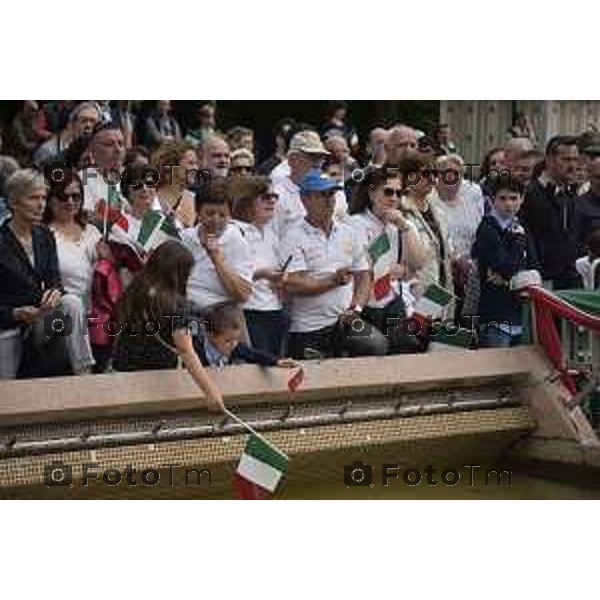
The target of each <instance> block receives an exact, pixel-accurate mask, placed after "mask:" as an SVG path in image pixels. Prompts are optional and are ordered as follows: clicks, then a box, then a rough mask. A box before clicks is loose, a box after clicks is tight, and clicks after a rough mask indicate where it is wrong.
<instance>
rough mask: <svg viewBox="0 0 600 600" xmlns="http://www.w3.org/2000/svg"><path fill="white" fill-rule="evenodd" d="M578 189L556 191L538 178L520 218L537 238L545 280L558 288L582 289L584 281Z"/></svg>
mask: <svg viewBox="0 0 600 600" xmlns="http://www.w3.org/2000/svg"><path fill="white" fill-rule="evenodd" d="M576 201H577V197H576V196H575V194H574V190H570V191H569V192H563V191H558V192H557V191H556V189H555V186H553V185H551V184H550V185H547V186H544V185H542V183H541V182H540V181H539V179H536V180H534V181H532V182H531V183H530V184H529V186H528V187H527V191H526V192H525V201H524V202H523V206H522V207H521V213H520V215H519V218H520V219H521V221H522V223H523V225H525V227H526V228H527V229H528V230H529V232H530V233H531V235H532V236H533V240H534V243H535V247H536V251H537V256H538V257H539V260H540V263H541V266H542V278H543V279H550V280H552V281H553V282H554V285H555V287H561V288H564V287H578V286H579V285H580V283H579V282H580V279H579V276H578V274H577V271H576V269H575V261H576V260H577V258H579V256H582V247H581V244H580V242H579V240H578V239H577V228H576V226H575V224H576V217H575V204H576Z"/></svg>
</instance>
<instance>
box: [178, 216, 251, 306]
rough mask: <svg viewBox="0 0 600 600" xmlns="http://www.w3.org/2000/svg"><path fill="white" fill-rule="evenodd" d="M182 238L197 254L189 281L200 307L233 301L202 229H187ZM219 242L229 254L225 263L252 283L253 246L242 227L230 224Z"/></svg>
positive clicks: (191, 294) (189, 289) (189, 293)
mask: <svg viewBox="0 0 600 600" xmlns="http://www.w3.org/2000/svg"><path fill="white" fill-rule="evenodd" d="M181 241H182V242H183V243H184V244H185V245H186V246H187V247H188V248H189V250H190V251H191V253H192V254H193V256H194V266H193V267H192V272H191V274H190V278H189V281H188V287H187V296H188V299H189V300H191V301H192V302H193V303H194V304H195V305H196V306H197V307H198V308H199V309H204V308H207V307H209V306H212V305H213V304H219V303H221V302H231V301H232V299H231V297H230V296H229V294H228V292H227V290H226V289H225V287H224V286H223V283H222V281H221V278H220V277H219V275H218V273H217V270H216V269H215V265H214V264H213V261H212V260H211V258H210V256H209V255H208V253H207V252H206V250H205V248H204V246H203V245H202V244H201V243H200V239H199V237H198V228H197V227H190V228H188V229H184V231H183V233H182V234H181ZM219 245H220V246H221V249H222V250H223V254H224V256H225V263H226V264H227V265H228V266H229V267H230V268H231V269H233V270H234V271H235V272H236V274H237V275H239V276H240V277H241V278H242V279H244V280H245V281H247V282H248V283H250V284H252V276H253V274H254V266H253V264H252V259H251V255H250V248H249V246H248V243H247V242H246V240H245V239H244V236H243V235H242V233H241V232H240V230H239V228H238V227H236V226H235V225H233V224H232V223H228V224H227V226H226V227H225V230H224V231H223V233H222V234H221V235H220V236H219Z"/></svg>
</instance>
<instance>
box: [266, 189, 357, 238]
mask: <svg viewBox="0 0 600 600" xmlns="http://www.w3.org/2000/svg"><path fill="white" fill-rule="evenodd" d="M273 190H274V192H275V193H276V194H277V195H278V196H279V199H278V200H277V204H276V205H275V217H274V219H273V226H274V228H275V231H276V233H277V235H278V236H279V237H282V236H283V235H284V234H285V232H286V230H287V229H288V228H289V227H290V226H291V225H293V224H295V223H299V222H300V221H301V220H302V219H304V217H305V216H306V209H305V208H304V204H302V200H301V199H300V188H299V187H298V186H297V185H296V184H295V183H294V182H293V181H292V180H291V179H290V177H284V178H281V179H279V180H278V181H274V180H273ZM347 215H348V203H347V202H346V195H345V194H344V191H343V190H338V191H336V192H335V210H334V213H333V217H334V219H336V220H339V221H343V220H344V219H345V218H347Z"/></svg>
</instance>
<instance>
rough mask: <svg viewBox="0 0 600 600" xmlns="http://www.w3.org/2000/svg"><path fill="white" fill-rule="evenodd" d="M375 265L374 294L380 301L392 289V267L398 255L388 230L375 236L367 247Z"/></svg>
mask: <svg viewBox="0 0 600 600" xmlns="http://www.w3.org/2000/svg"><path fill="white" fill-rule="evenodd" d="M367 252H368V253H369V257H370V259H371V264H372V265H373V296H375V300H377V301H379V300H382V299H383V298H385V297H386V296H387V295H388V294H389V293H390V291H391V289H392V278H391V275H390V269H391V267H392V265H393V264H394V262H395V261H396V259H397V257H395V256H394V255H393V254H394V253H393V252H392V244H391V240H390V237H389V235H388V234H387V231H385V230H384V231H383V232H382V233H380V234H379V235H378V236H377V237H376V238H374V239H373V240H372V241H371V243H370V244H369V246H368V248H367Z"/></svg>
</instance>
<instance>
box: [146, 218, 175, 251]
mask: <svg viewBox="0 0 600 600" xmlns="http://www.w3.org/2000/svg"><path fill="white" fill-rule="evenodd" d="M173 238H175V239H179V232H178V231H177V228H176V227H175V224H174V223H173V221H172V220H171V219H169V218H168V217H167V216H166V215H164V214H163V213H161V212H159V211H157V210H150V211H148V212H147V213H146V214H145V215H144V217H143V219H142V224H141V225H140V232H139V234H138V239H137V241H138V244H140V246H142V248H143V249H144V250H145V251H146V252H149V251H150V250H153V249H154V248H156V247H157V246H160V245H161V244H162V243H163V242H166V241H167V240H170V239H173Z"/></svg>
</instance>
